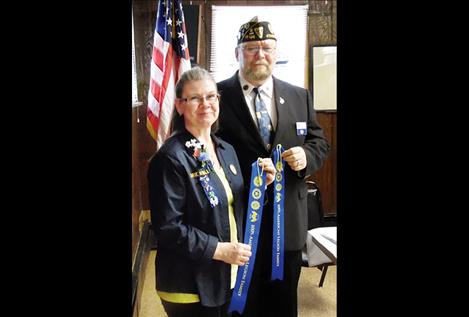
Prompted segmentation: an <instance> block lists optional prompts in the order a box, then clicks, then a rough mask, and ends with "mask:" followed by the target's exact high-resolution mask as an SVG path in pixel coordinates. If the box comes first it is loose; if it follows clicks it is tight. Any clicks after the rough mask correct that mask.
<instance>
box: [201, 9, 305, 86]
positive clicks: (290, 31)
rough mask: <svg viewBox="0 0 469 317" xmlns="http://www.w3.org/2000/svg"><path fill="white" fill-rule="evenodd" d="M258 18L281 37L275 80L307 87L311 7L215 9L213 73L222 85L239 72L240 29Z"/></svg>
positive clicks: (213, 21) (211, 57)
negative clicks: (266, 22) (308, 25)
mask: <svg viewBox="0 0 469 317" xmlns="http://www.w3.org/2000/svg"><path fill="white" fill-rule="evenodd" d="M256 15H257V16H258V18H259V21H269V22H270V24H271V25H272V28H273V31H274V33H275V35H276V37H277V42H278V43H277V65H276V66H275V68H274V72H273V74H274V76H275V77H277V78H279V79H282V80H285V81H288V82H289V83H291V84H294V85H297V86H300V87H304V88H307V87H306V83H305V78H306V75H305V74H306V69H307V66H306V61H307V45H306V43H307V38H306V34H307V32H306V31H307V22H308V21H307V16H308V6H307V5H301V6H215V5H214V6H212V45H211V52H210V69H209V70H210V72H211V73H212V75H213V76H214V78H215V80H216V81H217V82H218V81H220V80H223V79H226V78H229V77H231V76H233V74H234V73H235V71H236V70H237V69H238V62H237V61H236V57H235V52H234V50H235V47H236V45H237V39H236V35H237V34H238V30H239V27H240V26H241V25H242V24H243V23H246V22H248V21H249V20H251V18H253V17H254V16H256Z"/></svg>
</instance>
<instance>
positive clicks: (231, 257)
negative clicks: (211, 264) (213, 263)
mask: <svg viewBox="0 0 469 317" xmlns="http://www.w3.org/2000/svg"><path fill="white" fill-rule="evenodd" d="M250 257H251V246H250V245H249V244H244V243H239V242H218V244H217V248H216V249H215V254H214V255H213V259H214V260H219V261H223V262H225V263H228V264H236V265H244V264H246V262H247V261H249V258H250Z"/></svg>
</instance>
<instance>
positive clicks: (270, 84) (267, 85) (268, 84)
mask: <svg viewBox="0 0 469 317" xmlns="http://www.w3.org/2000/svg"><path fill="white" fill-rule="evenodd" d="M238 79H239V83H240V84H241V89H242V91H243V94H244V97H247V96H250V95H251V92H252V89H253V88H254V87H255V86H253V85H252V84H251V83H250V82H248V81H247V80H246V79H245V78H244V77H243V75H242V74H241V71H239V72H238ZM245 86H247V89H244V87H245ZM258 88H259V90H260V91H261V92H262V93H263V94H265V95H266V96H268V97H269V98H270V99H272V96H273V91H274V81H273V78H272V76H269V78H267V80H266V81H265V82H264V83H263V84H262V85H260V86H259V87H258Z"/></svg>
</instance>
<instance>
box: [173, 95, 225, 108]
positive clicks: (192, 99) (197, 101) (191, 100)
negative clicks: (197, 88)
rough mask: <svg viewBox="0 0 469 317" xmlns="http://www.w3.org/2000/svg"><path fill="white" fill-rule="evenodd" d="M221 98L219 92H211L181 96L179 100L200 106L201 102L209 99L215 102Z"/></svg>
mask: <svg viewBox="0 0 469 317" xmlns="http://www.w3.org/2000/svg"><path fill="white" fill-rule="evenodd" d="M219 99H220V95H218V94H210V95H207V96H193V97H188V98H179V100H181V101H183V102H187V103H189V104H191V105H193V106H198V105H200V104H201V103H204V102H205V100H207V101H208V102H209V103H211V104H213V103H215V102H217V101H218V100H219Z"/></svg>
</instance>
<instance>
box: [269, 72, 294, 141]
mask: <svg viewBox="0 0 469 317" xmlns="http://www.w3.org/2000/svg"><path fill="white" fill-rule="evenodd" d="M273 82H274V96H275V108H276V109H277V129H276V130H275V135H274V140H273V142H272V145H275V144H279V143H281V142H280V139H281V136H282V135H285V131H287V129H288V126H287V123H288V122H289V121H290V120H289V114H288V108H289V107H291V105H289V99H288V98H287V97H286V95H287V94H286V91H285V89H284V86H283V85H281V83H280V82H279V81H278V80H277V78H275V77H273ZM272 150H273V146H272Z"/></svg>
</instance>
